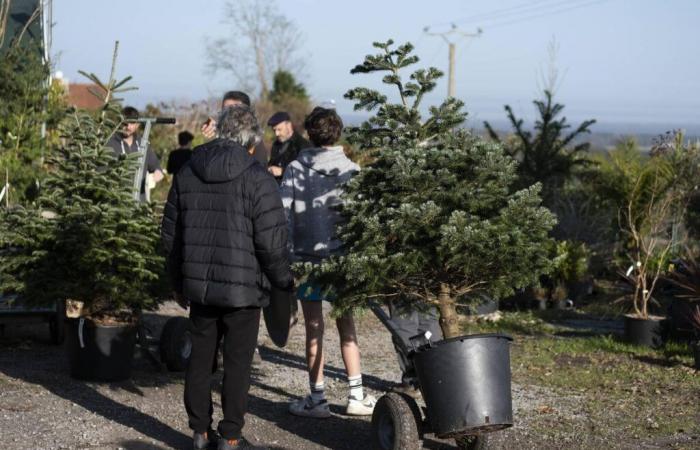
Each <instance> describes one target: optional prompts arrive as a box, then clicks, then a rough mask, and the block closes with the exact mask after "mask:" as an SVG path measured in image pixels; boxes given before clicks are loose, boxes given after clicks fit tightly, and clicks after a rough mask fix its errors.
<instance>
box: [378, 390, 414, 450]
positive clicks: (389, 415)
mask: <svg viewBox="0 0 700 450" xmlns="http://www.w3.org/2000/svg"><path fill="white" fill-rule="evenodd" d="M420 422H421V416H420V412H419V410H418V405H417V404H416V401H415V400H413V399H412V398H411V397H409V396H407V395H405V394H400V393H398V392H389V393H388V394H385V395H383V396H382V397H381V398H380V399H379V401H377V405H376V406H375V407H374V413H373V414H372V440H373V441H374V448H375V449H377V450H418V449H420V448H421V447H422V446H423V444H422V442H421V439H420V435H419V432H418V424H419V423H420Z"/></svg>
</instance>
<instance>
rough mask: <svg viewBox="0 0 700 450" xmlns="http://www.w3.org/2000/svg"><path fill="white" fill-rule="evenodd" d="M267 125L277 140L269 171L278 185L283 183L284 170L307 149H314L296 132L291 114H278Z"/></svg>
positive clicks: (273, 145)
mask: <svg viewBox="0 0 700 450" xmlns="http://www.w3.org/2000/svg"><path fill="white" fill-rule="evenodd" d="M267 125H268V126H270V127H272V131H274V132H275V137H276V138H277V139H276V140H275V142H273V144H272V149H271V150H270V162H269V163H268V166H267V170H268V171H269V172H270V173H271V174H272V175H273V176H274V177H275V179H276V180H277V182H278V183H281V182H282V175H283V174H284V169H286V168H287V166H288V165H289V164H290V163H291V162H292V161H294V160H296V159H297V156H299V152H301V151H302V150H303V149H305V148H310V147H312V145H311V143H310V142H309V141H307V140H306V139H304V138H303V137H302V136H301V135H300V134H299V133H297V132H296V131H295V130H294V126H293V125H292V121H291V118H290V117H289V113H287V112H285V111H279V112H276V113H274V114H273V115H272V117H270V120H268V121H267Z"/></svg>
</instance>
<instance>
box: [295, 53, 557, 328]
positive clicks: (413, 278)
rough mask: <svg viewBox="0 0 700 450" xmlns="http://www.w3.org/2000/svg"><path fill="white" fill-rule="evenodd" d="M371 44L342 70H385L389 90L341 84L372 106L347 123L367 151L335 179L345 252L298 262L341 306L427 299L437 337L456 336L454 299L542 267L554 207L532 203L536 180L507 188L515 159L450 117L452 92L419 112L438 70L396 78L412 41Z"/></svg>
mask: <svg viewBox="0 0 700 450" xmlns="http://www.w3.org/2000/svg"><path fill="white" fill-rule="evenodd" d="M374 47H375V48H377V49H379V50H380V53H379V54H377V55H369V56H367V57H366V58H365V60H364V62H363V63H362V64H361V65H358V66H356V67H355V68H354V69H353V70H352V73H375V72H380V73H384V72H385V73H386V74H385V75H384V77H383V79H382V81H383V82H384V83H385V84H388V85H392V86H395V87H396V89H397V91H398V98H399V101H398V102H396V103H392V102H390V101H389V99H388V97H387V96H385V95H383V94H381V93H380V92H378V91H376V90H372V89H367V88H355V89H352V90H350V91H349V92H348V93H347V94H346V98H348V99H350V100H354V101H355V102H356V104H355V109H356V110H362V109H364V110H368V111H375V113H374V115H373V116H371V117H370V118H369V119H368V120H367V121H366V122H364V123H363V124H362V125H360V126H359V127H354V128H349V129H348V130H347V132H348V138H349V140H350V141H351V142H353V143H354V144H356V145H358V146H359V147H360V148H362V149H365V150H366V151H368V152H370V159H371V160H372V162H371V164H369V165H368V166H367V167H365V168H363V170H362V171H361V172H360V173H359V174H358V175H357V176H355V177H354V178H353V179H352V180H351V181H350V183H349V184H348V186H347V189H346V194H345V199H344V200H345V202H344V207H343V209H342V212H343V215H344V217H345V218H346V222H345V223H344V224H343V225H341V226H340V227H339V230H338V232H339V236H340V238H341V239H342V240H343V242H344V243H345V249H344V250H345V252H344V254H343V255H339V256H334V257H332V258H330V259H328V260H326V261H325V262H323V263H322V264H320V265H316V266H314V265H311V264H307V265H306V266H305V270H306V272H307V273H308V274H309V275H310V276H311V277H312V278H313V279H315V280H316V281H317V282H318V283H320V284H321V285H323V286H324V287H325V289H327V290H328V291H331V290H332V291H333V292H334V294H335V295H336V296H337V298H338V300H337V302H335V303H334V306H335V307H337V308H339V309H340V310H341V311H342V310H350V309H355V308H361V307H366V306H367V304H368V302H371V301H374V300H381V299H393V298H396V299H399V298H400V299H402V300H406V301H412V302H414V303H415V304H416V306H421V305H434V306H437V308H438V310H439V312H440V323H441V326H442V329H443V334H444V336H445V338H449V337H454V336H458V335H460V334H462V333H461V332H460V328H459V323H458V316H457V313H456V305H457V303H458V302H459V301H460V299H462V298H464V297H468V296H473V295H474V294H477V293H485V294H488V295H491V296H494V297H501V296H504V295H508V294H510V293H512V292H513V290H514V288H518V287H523V286H528V285H531V284H534V283H536V282H537V280H538V277H539V276H540V275H541V274H542V273H544V272H546V271H547V269H548V267H549V265H550V262H549V258H548V255H547V251H546V249H547V248H548V245H547V244H548V243H549V237H548V233H549V231H550V230H551V229H552V227H553V226H554V224H555V218H554V216H553V215H552V214H551V213H550V212H549V211H548V210H547V209H545V208H543V207H542V206H541V199H540V196H539V191H540V186H539V185H533V186H530V187H527V188H525V189H521V190H515V189H514V188H513V184H514V183H515V181H516V180H517V163H516V161H515V160H514V159H513V158H511V157H510V156H508V155H507V154H506V153H505V152H504V150H503V148H502V146H501V145H500V144H498V143H494V142H487V141H485V140H483V139H480V138H479V137H477V136H474V135H472V134H471V133H469V132H468V131H466V130H464V129H460V128H459V126H460V125H461V124H463V122H464V120H465V119H466V113H465V112H463V110H462V107H463V104H462V102H461V101H459V100H457V99H454V98H448V99H446V100H445V101H444V102H443V103H442V104H441V105H439V106H433V107H430V108H429V109H428V116H427V119H425V120H423V118H422V114H421V110H420V104H421V101H422V100H423V98H424V96H425V95H426V94H427V93H429V92H430V91H431V90H432V89H433V88H434V87H435V85H436V82H437V80H438V79H439V78H440V77H441V76H442V73H441V72H440V71H439V70H437V69H435V68H432V67H431V68H429V69H427V70H426V69H419V70H416V71H415V72H413V73H412V74H411V75H410V78H409V79H408V80H405V79H404V78H403V77H402V75H401V72H402V70H403V69H405V68H407V67H408V66H411V65H413V64H415V63H417V62H418V57H417V56H415V55H412V50H413V47H412V45H411V44H410V43H407V44H404V45H401V46H399V47H394V46H393V41H391V40H390V41H388V42H385V43H375V44H374Z"/></svg>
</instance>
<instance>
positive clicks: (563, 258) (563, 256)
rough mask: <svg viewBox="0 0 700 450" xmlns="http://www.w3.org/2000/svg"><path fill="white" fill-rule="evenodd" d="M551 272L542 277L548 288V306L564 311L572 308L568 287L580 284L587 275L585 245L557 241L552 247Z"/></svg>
mask: <svg viewBox="0 0 700 450" xmlns="http://www.w3.org/2000/svg"><path fill="white" fill-rule="evenodd" d="M553 253H554V255H555V256H554V258H553V262H552V266H553V267H552V271H551V272H550V274H549V275H546V276H544V277H543V278H544V279H545V283H544V284H545V285H547V286H548V287H549V289H548V291H549V292H548V294H549V295H548V298H549V302H550V306H551V307H553V308H555V309H565V308H568V307H571V306H573V301H572V300H571V298H570V287H571V286H573V285H574V284H575V283H578V282H581V281H582V280H583V279H584V277H585V276H586V274H587V273H588V262H589V259H590V254H589V251H588V248H587V247H586V244H584V243H583V242H574V241H568V240H565V241H557V242H556V243H555V245H554V250H553Z"/></svg>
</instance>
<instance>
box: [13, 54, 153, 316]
mask: <svg viewBox="0 0 700 450" xmlns="http://www.w3.org/2000/svg"><path fill="white" fill-rule="evenodd" d="M115 57H116V51H115ZM112 74H114V69H112ZM86 75H87V74H86ZM87 76H88V77H89V78H90V80H91V81H92V82H94V83H95V84H97V85H98V86H99V87H100V88H101V92H102V95H103V96H104V97H103V100H104V106H103V108H102V110H101V111H100V112H99V113H98V114H91V113H87V112H83V111H76V110H72V111H69V112H68V114H67V116H66V118H65V119H64V120H63V122H62V123H61V126H60V131H61V136H62V145H61V146H60V147H59V148H56V149H54V150H53V151H52V154H51V155H50V159H49V165H50V167H51V172H50V174H49V175H48V177H47V179H46V183H45V187H44V189H43V190H42V191H41V193H40V195H39V197H38V199H37V202H36V207H32V208H23V207H16V208H13V209H11V210H9V211H6V212H4V213H3V214H2V216H0V255H2V258H0V291H2V292H5V293H7V294H19V295H21V296H22V297H23V298H24V299H25V301H27V302H28V303H30V304H44V305H46V304H52V303H53V302H54V301H55V300H57V299H59V300H65V299H71V300H74V301H78V302H82V303H83V304H84V312H85V313H86V314H89V315H90V316H91V317H93V318H100V317H103V318H119V317H122V316H125V317H124V318H126V319H131V318H133V316H134V313H135V312H138V311H139V310H141V309H144V308H149V307H151V306H154V300H153V299H154V294H155V292H154V290H155V289H156V288H157V286H158V282H159V280H160V274H161V272H162V268H163V258H162V257H161V256H160V255H159V253H158V245H159V233H158V230H159V224H158V221H157V219H156V217H155V214H154V213H153V210H152V208H151V207H149V206H148V205H146V204H142V203H138V202H135V201H134V200H133V197H132V187H133V180H134V173H135V170H136V167H137V164H138V154H133V155H129V156H128V157H126V158H116V157H115V156H114V155H113V152H112V150H110V149H109V148H107V147H106V146H105V144H106V142H107V140H108V139H109V138H110V136H112V134H113V133H114V132H116V131H117V129H118V127H119V126H120V125H121V122H122V117H121V115H120V107H119V103H118V99H116V98H115V97H114V94H116V93H118V92H123V91H124V90H126V89H127V88H125V87H124V85H125V83H126V82H128V80H129V78H126V79H124V80H121V81H117V80H115V79H114V76H113V75H112V76H111V77H110V81H109V82H108V83H106V84H105V83H102V82H101V81H100V80H99V79H98V78H97V77H96V76H95V75H93V74H90V75H87Z"/></svg>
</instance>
